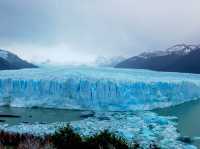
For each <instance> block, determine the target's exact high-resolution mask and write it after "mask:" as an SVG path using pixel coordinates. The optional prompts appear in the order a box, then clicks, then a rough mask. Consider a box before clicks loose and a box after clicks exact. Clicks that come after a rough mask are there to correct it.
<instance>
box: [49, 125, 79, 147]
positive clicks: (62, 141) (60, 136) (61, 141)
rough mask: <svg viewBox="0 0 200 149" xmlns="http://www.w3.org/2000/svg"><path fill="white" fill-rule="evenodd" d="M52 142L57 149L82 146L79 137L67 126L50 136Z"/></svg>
mask: <svg viewBox="0 0 200 149" xmlns="http://www.w3.org/2000/svg"><path fill="white" fill-rule="evenodd" d="M52 142H53V144H54V146H55V147H56V148H57V149H64V148H69V149H70V148H79V147H81V144H82V138H81V137H80V135H78V134H76V133H74V131H73V130H72V128H71V127H70V126H69V125H68V126H67V127H64V128H62V129H60V130H59V131H57V132H55V134H54V135H53V136H52Z"/></svg>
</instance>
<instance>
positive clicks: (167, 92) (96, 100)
mask: <svg viewBox="0 0 200 149" xmlns="http://www.w3.org/2000/svg"><path fill="white" fill-rule="evenodd" d="M199 97H200V75H192V74H180V73H162V72H153V71H146V70H128V69H123V70H122V69H114V68H80V67H79V68H38V69H23V70H9V71H0V103H1V105H10V106H17V107H52V108H73V109H95V110H137V109H142V110H143V109H153V108H158V107H166V106H169V105H175V104H179V103H182V102H185V101H189V100H195V99H198V98H199Z"/></svg>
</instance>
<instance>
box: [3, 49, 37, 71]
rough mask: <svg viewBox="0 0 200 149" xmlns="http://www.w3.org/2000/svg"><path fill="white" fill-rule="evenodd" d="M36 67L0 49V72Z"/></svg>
mask: <svg viewBox="0 0 200 149" xmlns="http://www.w3.org/2000/svg"><path fill="white" fill-rule="evenodd" d="M36 67H37V66H35V65H33V64H31V63H28V62H27V61H25V60H22V59H20V58H19V57H18V56H17V55H15V54H13V53H11V52H8V51H5V50H2V49H0V70H7V69H22V68H36Z"/></svg>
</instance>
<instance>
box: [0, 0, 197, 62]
mask: <svg viewBox="0 0 200 149" xmlns="http://www.w3.org/2000/svg"><path fill="white" fill-rule="evenodd" d="M199 5H200V2H199V0H190V1H188V0H168V1H163V0H151V1H147V0H84V1H83V0H57V1H55V0H42V1H41V0H29V1H27V0H1V1H0V19H1V23H0V44H1V45H2V47H3V48H8V49H11V50H12V51H14V52H16V53H19V54H20V55H22V56H23V57H25V58H27V59H35V57H38V58H37V60H38V61H39V60H42V59H52V60H53V61H58V60H59V61H63V62H68V61H69V60H70V59H71V60H75V61H79V62H83V63H85V62H86V61H87V62H90V61H91V60H93V59H95V57H97V56H107V57H111V56H119V55H122V56H127V57H129V56H132V55H136V54H138V53H140V52H142V51H145V50H158V49H164V48H167V47H169V46H171V45H173V44H177V43H183V42H185V43H198V42H199V40H198V39H199V35H200V34H199V32H200V31H199V29H198V28H199V26H200V18H199V14H200V9H199V7H198V6H199ZM41 55H42V56H41ZM63 55H64V56H63Z"/></svg>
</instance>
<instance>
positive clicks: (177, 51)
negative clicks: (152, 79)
mask: <svg viewBox="0 0 200 149" xmlns="http://www.w3.org/2000/svg"><path fill="white" fill-rule="evenodd" d="M199 62H200V46H199V45H186V44H178V45H175V46H172V47H170V48H168V49H166V50H164V51H155V52H144V53H142V54H140V55H138V56H134V57H131V58H129V59H127V60H125V61H123V62H121V63H119V64H117V65H116V67H120V68H136V69H151V70H158V71H172V72H186V73H200V64H199Z"/></svg>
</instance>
